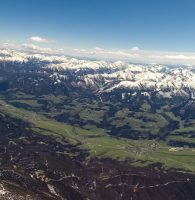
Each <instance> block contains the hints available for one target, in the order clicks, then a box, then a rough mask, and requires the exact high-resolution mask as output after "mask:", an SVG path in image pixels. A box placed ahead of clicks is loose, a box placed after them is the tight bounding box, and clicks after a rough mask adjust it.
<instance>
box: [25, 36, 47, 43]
mask: <svg viewBox="0 0 195 200" xmlns="http://www.w3.org/2000/svg"><path fill="white" fill-rule="evenodd" d="M29 40H30V41H33V42H41V43H48V42H49V40H47V39H45V38H42V37H39V36H32V37H30V38H29Z"/></svg>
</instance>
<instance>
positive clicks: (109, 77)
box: [0, 49, 195, 98]
mask: <svg viewBox="0 0 195 200" xmlns="http://www.w3.org/2000/svg"><path fill="white" fill-rule="evenodd" d="M33 60H36V62H37V61H38V62H40V64H43V65H41V67H42V69H45V70H48V69H49V70H50V73H51V74H50V76H49V77H50V78H51V79H52V80H53V81H54V84H61V83H62V82H63V81H67V80H68V75H67V71H70V72H71V74H72V75H75V77H77V78H76V79H75V80H74V81H75V82H74V84H73V85H75V84H76V85H77V86H80V87H82V86H85V88H87V87H89V88H91V89H94V90H96V91H98V92H111V91H113V90H115V89H131V90H142V91H143V92H150V91H154V90H155V91H156V92H158V93H159V94H160V95H163V96H165V97H168V98H170V97H171V96H172V95H175V94H182V95H189V91H191V92H193V91H194V90H195V68H194V67H193V66H181V67H179V66H178V67H175V66H174V67H170V66H164V65H154V64H153V65H152V64H148V65H141V64H130V63H125V62H122V61H117V62H108V61H102V60H87V59H78V58H71V57H66V56H63V55H54V56H53V55H43V54H31V53H27V52H20V51H13V50H7V49H2V50H0V62H18V63H20V62H21V63H25V62H28V61H33ZM187 91H188V92H187Z"/></svg>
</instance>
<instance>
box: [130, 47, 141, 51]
mask: <svg viewBox="0 0 195 200" xmlns="http://www.w3.org/2000/svg"><path fill="white" fill-rule="evenodd" d="M139 50H140V48H139V47H136V46H135V47H132V48H131V51H139Z"/></svg>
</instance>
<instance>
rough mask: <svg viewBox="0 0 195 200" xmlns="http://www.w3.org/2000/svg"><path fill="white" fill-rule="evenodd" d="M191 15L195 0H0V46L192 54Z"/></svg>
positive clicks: (194, 30) (194, 17)
mask: <svg viewBox="0 0 195 200" xmlns="http://www.w3.org/2000/svg"><path fill="white" fill-rule="evenodd" d="M194 11H195V1H194V0H0V27H1V30H0V42H1V43H3V42H16V43H21V44H22V43H25V44H26V43H28V44H29V43H30V42H31V43H33V44H34V43H36V44H37V43H39V45H40V46H48V47H55V48H71V49H75V48H78V49H93V48H96V47H100V48H103V49H131V48H133V47H138V48H139V49H141V50H144V51H164V52H191V53H194V52H195V39H194V37H195V12H194ZM33 36H35V37H40V38H43V39H47V42H46V40H45V41H44V42H43V41H35V40H31V39H30V38H31V37H33ZM46 43H47V45H46ZM138 48H137V49H138Z"/></svg>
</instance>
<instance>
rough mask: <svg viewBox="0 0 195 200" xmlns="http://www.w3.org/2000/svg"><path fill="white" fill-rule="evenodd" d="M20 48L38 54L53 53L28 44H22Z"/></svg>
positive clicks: (44, 48)
mask: <svg viewBox="0 0 195 200" xmlns="http://www.w3.org/2000/svg"><path fill="white" fill-rule="evenodd" d="M21 48H23V49H25V50H29V51H30V50H31V51H34V52H40V53H54V51H53V50H52V49H50V48H46V47H40V46H37V45H34V44H29V43H24V44H22V45H21Z"/></svg>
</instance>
